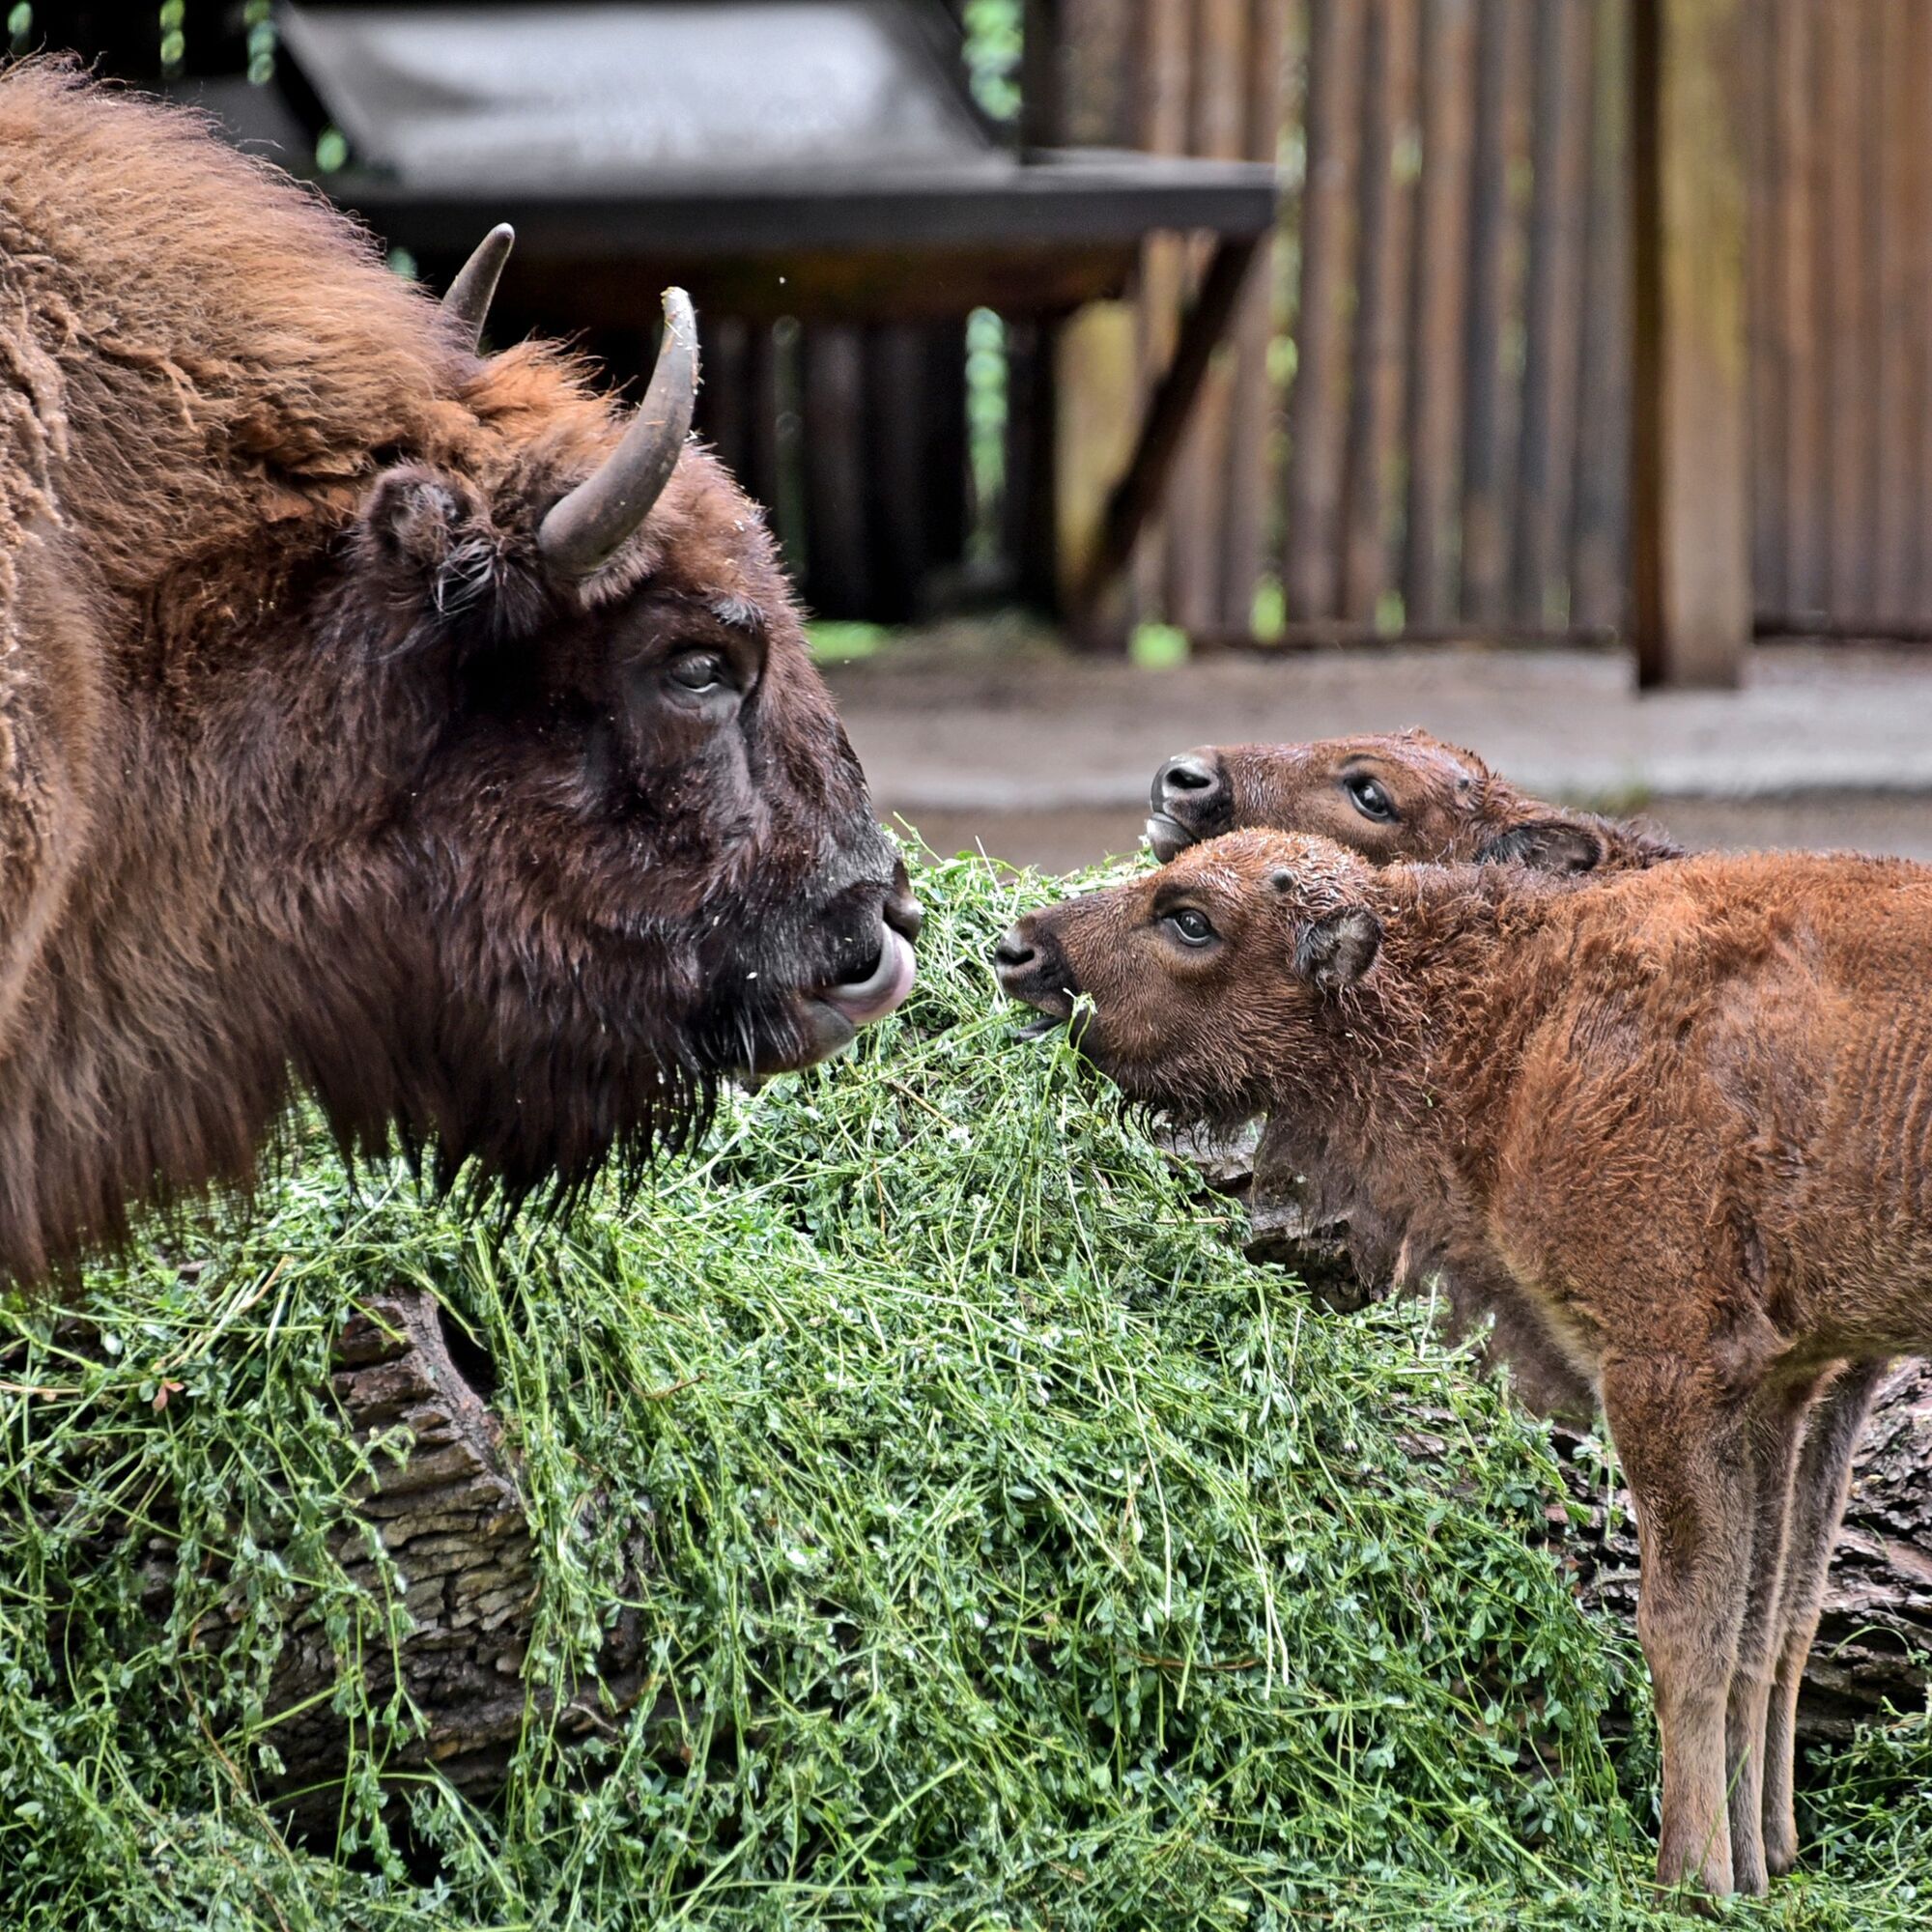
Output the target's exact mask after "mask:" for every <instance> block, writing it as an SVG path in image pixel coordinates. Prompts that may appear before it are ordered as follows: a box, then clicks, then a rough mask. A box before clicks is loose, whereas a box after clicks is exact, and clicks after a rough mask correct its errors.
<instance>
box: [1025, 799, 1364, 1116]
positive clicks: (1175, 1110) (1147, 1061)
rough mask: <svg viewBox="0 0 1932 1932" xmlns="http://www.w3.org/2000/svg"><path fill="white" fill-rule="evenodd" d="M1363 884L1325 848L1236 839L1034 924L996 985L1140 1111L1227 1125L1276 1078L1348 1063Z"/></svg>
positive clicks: (1325, 843) (1316, 1078)
mask: <svg viewBox="0 0 1932 1932" xmlns="http://www.w3.org/2000/svg"><path fill="white" fill-rule="evenodd" d="M1373 882H1374V873H1373V871H1372V869H1371V868H1370V867H1369V866H1368V865H1367V864H1366V863H1365V862H1364V861H1363V860H1362V859H1361V858H1359V857H1358V856H1356V855H1355V854H1354V853H1352V852H1348V851H1345V850H1344V849H1343V848H1342V847H1341V846H1339V845H1337V844H1335V843H1334V842H1333V841H1332V840H1330V839H1326V838H1308V837H1304V836H1299V835H1294V834H1286V833H1274V832H1258V831H1251V832H1236V833H1231V834H1229V835H1228V836H1227V837H1226V838H1216V839H1213V840H1211V841H1209V842H1208V843H1206V844H1203V845H1198V846H1193V847H1190V848H1189V849H1187V850H1186V851H1183V852H1182V853H1181V854H1180V856H1179V858H1177V859H1175V860H1174V861H1173V863H1172V864H1170V865H1168V866H1165V867H1162V868H1161V869H1160V870H1159V871H1157V872H1152V873H1149V874H1147V875H1146V876H1144V877H1141V878H1137V879H1130V880H1128V881H1127V882H1126V883H1125V884H1123V885H1119V886H1114V887H1111V888H1109V889H1108V890H1106V891H1104V892H1097V893H1089V894H1086V895H1082V896H1080V897H1078V898H1071V899H1064V900H1062V901H1061V902H1060V904H1058V905H1054V906H1048V907H1046V908H1045V909H1044V910H1042V911H1040V912H1036V913H1031V914H1029V915H1028V916H1027V917H1026V918H1025V919H1023V920H1021V921H1020V922H1019V923H1018V924H1017V925H1015V926H1013V927H1012V929H1011V930H1010V931H1009V932H1008V934H1007V935H1006V937H1005V938H1004V939H1003V940H1002V941H1001V942H1000V945H999V947H998V949H997V952H996V954H995V958H996V963H997V966H998V970H999V975H1000V983H1001V984H1002V985H1003V986H1004V987H1005V988H1006V990H1007V992H1008V993H1009V994H1010V995H1011V996H1012V997H1013V998H1014V999H1016V1000H1022V1001H1024V1002H1025V1003H1026V1004H1027V1005H1029V1006H1032V1007H1037V1009H1039V1010H1040V1011H1041V1012H1043V1013H1046V1014H1049V1015H1050V1016H1052V1017H1053V1018H1055V1019H1059V1020H1064V1021H1065V1022H1067V1023H1068V1024H1069V1027H1070V1029H1071V1031H1072V1033H1073V1037H1074V1038H1075V1040H1076V1042H1077V1043H1078V1045H1079V1048H1080V1050H1081V1052H1082V1053H1083V1054H1085V1055H1086V1057H1087V1058H1088V1059H1090V1060H1091V1061H1093V1062H1094V1065H1097V1066H1098V1067H1099V1068H1100V1069H1101V1071H1102V1072H1104V1073H1106V1074H1107V1075H1108V1076H1109V1077H1110V1078H1111V1079H1112V1080H1113V1081H1114V1082H1115V1083H1116V1084H1117V1085H1118V1086H1119V1087H1120V1089H1121V1091H1122V1093H1123V1094H1125V1095H1126V1096H1127V1098H1128V1099H1129V1100H1130V1101H1132V1102H1134V1103H1135V1104H1137V1105H1140V1106H1145V1107H1149V1108H1151V1109H1154V1110H1156V1111H1159V1112H1161V1113H1164V1114H1168V1115H1170V1116H1172V1117H1174V1118H1176V1119H1179V1120H1186V1121H1198V1122H1210V1123H1216V1124H1226V1123H1231V1122H1238V1121H1241V1120H1245V1119H1248V1118H1250V1117H1252V1116H1253V1115H1255V1114H1258V1113H1265V1112H1267V1111H1269V1109H1270V1108H1271V1107H1272V1106H1273V1105H1274V1104H1275V1103H1276V1102H1277V1100H1279V1099H1280V1098H1281V1097H1282V1095H1281V1094H1280V1093H1279V1092H1278V1076H1279V1069H1280V1068H1282V1067H1291V1068H1296V1069H1297V1071H1296V1075H1295V1078H1296V1083H1297V1085H1298V1086H1303V1087H1306V1086H1308V1085H1310V1084H1313V1085H1314V1086H1316V1087H1317V1088H1318V1089H1319V1088H1320V1087H1321V1085H1322V1080H1323V1077H1322V1075H1321V1073H1320V1072H1317V1071H1315V1070H1314V1069H1315V1068H1317V1067H1321V1066H1327V1065H1330V1064H1331V1063H1333V1064H1334V1065H1336V1067H1337V1070H1338V1072H1339V1069H1340V1065H1341V1064H1342V1063H1344V1062H1346V1060H1347V1058H1348V1041H1347V1038H1346V1032H1347V1020H1348V1014H1349V1010H1350V1003H1351V1000H1352V998H1353V996H1354V990H1355V988H1356V987H1357V986H1358V985H1359V984H1360V983H1361V982H1362V981H1363V980H1365V979H1367V978H1368V977H1369V976H1370V975H1371V974H1372V973H1373V971H1374V969H1375V965H1376V959H1377V954H1378V951H1379V948H1380V944H1381V924H1380V922H1379V920H1378V916H1377V912H1376V909H1375V907H1374V904H1373V903H1372V900H1373V892H1372V887H1373Z"/></svg>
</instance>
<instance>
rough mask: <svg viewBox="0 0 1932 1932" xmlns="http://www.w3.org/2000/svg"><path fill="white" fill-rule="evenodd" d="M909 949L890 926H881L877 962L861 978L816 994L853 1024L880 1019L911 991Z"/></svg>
mask: <svg viewBox="0 0 1932 1932" xmlns="http://www.w3.org/2000/svg"><path fill="white" fill-rule="evenodd" d="M912 980H913V957H912V948H911V947H910V946H909V945H908V944H907V943H906V941H905V940H904V939H903V938H902V937H901V936H900V935H899V934H898V933H896V932H895V931H894V930H893V929H892V927H891V926H886V927H884V928H883V929H882V932H881V935H880V942H879V963H878V964H877V965H876V966H874V967H873V968H872V970H871V971H870V972H869V973H868V974H867V976H866V977H865V978H864V979H863V980H851V981H849V982H848V983H846V984H844V985H840V986H825V987H822V988H820V990H819V992H818V993H817V995H816V997H817V998H818V999H821V1000H823V1001H824V1002H825V1004H826V1005H827V1006H828V1007H832V1008H834V1009H837V1010H838V1012H840V1013H842V1014H843V1015H844V1016H845V1018H846V1019H848V1020H849V1021H851V1023H852V1024H853V1025H854V1026H855V1027H861V1026H867V1025H869V1024H870V1023H871V1022H872V1021H873V1020H882V1019H884V1018H885V1016H886V1015H887V1014H888V1013H889V1012H891V1011H892V1010H893V1009H895V1007H897V1006H898V1005H900V1004H901V1003H902V1002H903V1001H904V999H905V996H906V995H907V994H908V993H910V992H911V991H912Z"/></svg>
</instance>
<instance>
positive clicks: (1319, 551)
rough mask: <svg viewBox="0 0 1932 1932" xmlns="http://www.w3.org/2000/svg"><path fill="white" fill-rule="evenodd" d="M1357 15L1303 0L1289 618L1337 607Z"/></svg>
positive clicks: (1286, 560) (1341, 4) (1339, 4)
mask: <svg viewBox="0 0 1932 1932" xmlns="http://www.w3.org/2000/svg"><path fill="white" fill-rule="evenodd" d="M1362 18H1363V9H1362V7H1361V5H1360V0H1309V16H1308V110H1307V120H1306V123H1305V125H1304V131H1303V138H1304V140H1305V142H1306V144H1307V154H1308V159H1307V166H1306V174H1305V180H1304V183H1303V186H1302V195H1301V277H1300V292H1299V297H1298V299H1297V301H1296V304H1295V338H1294V339H1295V369H1294V382H1293V386H1292V387H1291V389H1290V390H1289V396H1288V485H1287V501H1286V504H1285V506H1284V516H1285V519H1286V528H1285V532H1284V534H1285V545H1284V550H1283V557H1282V591H1283V595H1284V598H1285V600H1286V603H1287V607H1288V614H1289V616H1290V617H1291V618H1293V619H1297V620H1307V619H1312V618H1321V617H1332V616H1334V614H1335V611H1336V591H1337V588H1338V574H1337V569H1336V565H1337V561H1338V558H1339V556H1340V551H1341V543H1340V538H1341V505H1342V431H1343V425H1344V421H1345V412H1346V409H1347V399H1348V390H1349V368H1348V359H1347V349H1346V345H1347V334H1346V328H1345V324H1346V321H1347V314H1348V308H1347V304H1348V299H1349V295H1350V279H1351V260H1352V256H1353V241H1354V233H1353V231H1354V222H1353V218H1352V211H1351V203H1352V200H1353V194H1352V189H1353V185H1354V174H1355V165H1356V158H1357V151H1358V146H1359V141H1358V127H1359V123H1358V115H1359V108H1360V75H1361V68H1362V59H1361V43H1362Z"/></svg>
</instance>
